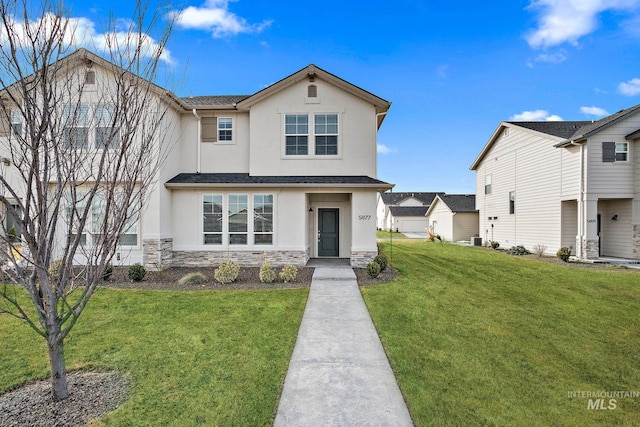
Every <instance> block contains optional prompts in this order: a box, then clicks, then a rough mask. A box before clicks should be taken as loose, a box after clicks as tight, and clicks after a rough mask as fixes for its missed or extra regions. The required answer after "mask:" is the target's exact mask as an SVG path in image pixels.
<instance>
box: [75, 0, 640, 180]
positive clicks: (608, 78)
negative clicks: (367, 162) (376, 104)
mask: <svg viewBox="0 0 640 427" xmlns="http://www.w3.org/2000/svg"><path fill="white" fill-rule="evenodd" d="M116 3H117V4H121V5H117V4H116ZM126 3H128V2H95V3H91V1H90V0H89V1H87V0H82V1H79V0H76V1H75V2H74V1H73V0H72V1H71V2H68V3H67V5H68V6H70V8H71V14H70V15H71V16H72V17H73V18H78V19H79V22H82V24H81V25H82V26H83V27H86V28H90V31H92V32H94V33H99V31H100V23H102V22H104V20H105V19H106V18H105V17H106V16H108V14H109V13H112V14H113V16H115V17H117V18H122V19H126V18H128V17H129V16H130V15H131V9H130V7H131V6H125V4H126ZM167 13H170V7H169V8H167ZM80 18H82V19H81V20H80ZM167 47H168V50H169V52H168V55H167V58H168V59H170V65H169V67H170V69H171V70H172V74H173V76H174V78H173V79H172V81H171V82H170V83H168V84H164V83H162V82H161V83H162V84H164V85H165V86H166V87H167V88H168V89H170V90H172V91H174V92H175V93H176V94H177V95H179V96H188V95H190V94H193V95H223V94H224V95H231V94H251V93H254V92H256V91H258V90H260V89H262V88H264V87H266V86H267V85H269V84H271V83H274V82H276V81H278V80H280V79H281V78H283V77H285V76H287V75H289V74H291V73H293V72H295V71H297V70H299V69H301V68H303V67H305V66H306V65H308V64H310V63H314V64H316V65H318V66H320V67H321V68H323V69H325V70H327V71H329V72H331V73H333V74H336V75H338V76H339V77H341V78H343V79H345V80H347V81H349V82H351V83H353V84H355V85H358V86H360V87H362V88H364V89H366V90H368V91H370V92H373V93H375V94H376V95H378V96H380V97H382V98H384V99H386V100H388V101H391V102H392V107H391V110H390V111H389V114H388V115H387V117H386V120H385V122H384V124H383V125H382V128H381V129H380V132H379V135H378V142H379V153H380V154H379V161H378V176H379V178H380V179H383V180H385V181H388V182H392V183H395V184H396V187H395V189H394V191H446V192H448V193H474V192H475V176H474V173H473V172H471V171H469V166H470V165H471V163H472V162H473V160H474V159H475V157H476V156H477V154H478V153H479V152H480V150H481V149H482V147H483V146H484V144H485V143H486V142H487V140H488V139H489V137H490V136H491V134H492V133H493V131H494V130H495V129H496V127H497V126H498V124H499V123H500V121H502V120H597V119H599V118H601V117H603V116H604V115H607V114H612V113H615V112H616V111H618V110H621V109H623V108H627V107H629V106H631V105H634V104H637V103H640V67H639V66H640V0H510V1H500V2H498V1H493V2H479V1H469V0H461V1H450V0H433V1H419V0H395V1H393V2H389V1H385V2H382V1H379V0H367V1H361V0H353V1H344V0H343V1H334V0H324V1H323V2H312V3H305V2H302V3H299V2H295V3H294V2H263V1H252V0H237V1H224V0H205V1H202V0H187V2H186V4H185V10H184V12H183V14H182V16H181V20H180V23H179V25H177V26H176V27H175V28H174V31H173V33H172V36H171V39H170V41H169V43H168V46H167ZM168 63H169V62H168Z"/></svg>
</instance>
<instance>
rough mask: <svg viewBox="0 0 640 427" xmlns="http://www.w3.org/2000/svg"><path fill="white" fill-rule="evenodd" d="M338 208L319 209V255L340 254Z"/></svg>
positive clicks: (335, 255)
mask: <svg viewBox="0 0 640 427" xmlns="http://www.w3.org/2000/svg"><path fill="white" fill-rule="evenodd" d="M339 223H340V221H339V215H338V209H318V256H327V257H331V256H333V257H337V256H339V255H340V235H339Z"/></svg>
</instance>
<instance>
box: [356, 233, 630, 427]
mask: <svg viewBox="0 0 640 427" xmlns="http://www.w3.org/2000/svg"><path fill="white" fill-rule="evenodd" d="M383 248H384V249H385V250H388V249H389V246H388V242H385V243H383ZM392 261H393V265H394V267H395V268H397V269H398V270H399V272H400V276H401V278H400V279H399V280H398V281H396V282H393V283H391V284H388V285H383V286H373V287H370V288H364V289H363V295H364V298H365V301H366V304H367V306H368V308H369V311H370V313H371V315H372V318H373V320H374V323H375V324H376V327H377V329H378V332H379V334H380V337H381V339H382V342H383V345H384V347H385V350H386V351H387V354H388V356H389V359H390V362H391V364H392V366H393V369H394V371H395V373H396V377H397V379H398V382H399V384H400V388H401V389H402V392H403V394H404V396H405V399H406V401H407V404H408V406H409V410H410V412H411V414H412V417H413V420H414V422H415V424H416V425H418V426H420V425H452V426H454V425H465V426H476V425H496V426H510V425H532V426H535V425H639V424H640V398H635V399H634V398H619V399H617V402H616V409H614V410H593V409H588V408H587V406H588V403H589V399H588V398H586V397H582V396H580V397H570V392H573V391H585V392H590V391H597V392H600V391H619V390H622V391H633V392H638V391H640V370H639V369H638V365H639V362H640V351H639V349H640V323H639V322H638V313H640V286H638V285H639V284H640V272H638V271H628V270H627V271H625V270H620V269H611V270H593V269H568V268H566V267H564V266H557V265H552V264H548V263H544V262H542V261H537V260H530V259H522V258H519V257H515V256H509V255H505V254H502V253H497V252H494V251H487V250H483V249H476V248H468V247H459V246H456V245H451V244H439V243H430V242H415V241H399V242H394V244H393V260H392ZM608 403H609V400H608V399H605V406H606V405H607V404H608Z"/></svg>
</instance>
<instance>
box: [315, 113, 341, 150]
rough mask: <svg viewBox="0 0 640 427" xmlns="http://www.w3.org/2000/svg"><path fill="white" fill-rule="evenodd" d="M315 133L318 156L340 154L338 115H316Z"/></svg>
mask: <svg viewBox="0 0 640 427" xmlns="http://www.w3.org/2000/svg"><path fill="white" fill-rule="evenodd" d="M313 120H314V132H315V143H316V155H318V156H327V155H328V156H331V155H337V154H338V115H337V114H315V115H314V117H313Z"/></svg>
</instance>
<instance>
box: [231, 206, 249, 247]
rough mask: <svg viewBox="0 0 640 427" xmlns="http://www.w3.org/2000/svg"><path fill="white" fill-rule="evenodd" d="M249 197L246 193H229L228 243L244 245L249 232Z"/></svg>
mask: <svg viewBox="0 0 640 427" xmlns="http://www.w3.org/2000/svg"><path fill="white" fill-rule="evenodd" d="M248 209H249V197H248V196H247V195H246V194H229V197H228V202H227V213H228V216H227V220H228V224H229V244H230V245H246V244H247V243H248V241H247V236H248V232H249V223H248V217H249V216H248V215H247V214H248Z"/></svg>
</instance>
